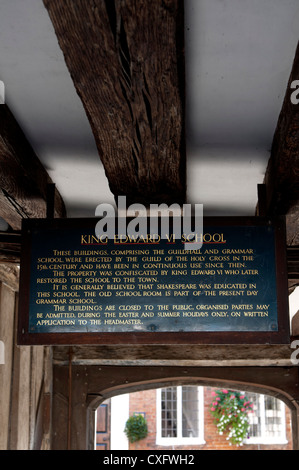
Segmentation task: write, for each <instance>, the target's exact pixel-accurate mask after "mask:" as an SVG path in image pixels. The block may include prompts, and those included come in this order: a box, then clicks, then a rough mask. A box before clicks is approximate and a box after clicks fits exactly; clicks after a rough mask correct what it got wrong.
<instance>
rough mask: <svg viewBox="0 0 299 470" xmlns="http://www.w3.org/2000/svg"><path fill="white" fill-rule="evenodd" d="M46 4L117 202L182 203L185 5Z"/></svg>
mask: <svg viewBox="0 0 299 470" xmlns="http://www.w3.org/2000/svg"><path fill="white" fill-rule="evenodd" d="M44 4H45V6H46V8H47V10H48V12H49V15H50V18H51V20H52V23H53V25H54V29H55V32H56V35H57V38H58V41H59V44H60V47H61V49H62V51H63V53H64V57H65V61H66V64H67V66H68V69H69V71H70V74H71V76H72V79H73V82H74V85H75V88H76V90H77V92H78V94H79V96H80V98H81V100H82V103H83V105H84V107H85V110H86V113H87V116H88V118H89V121H90V125H91V128H92V130H93V134H94V137H95V141H96V144H97V148H98V151H99V155H100V158H101V160H102V162H103V164H104V167H105V171H106V175H107V178H108V181H109V185H110V189H111V191H112V192H113V194H114V195H115V196H119V195H125V196H126V197H127V202H128V203H131V202H140V203H142V204H145V205H148V204H150V203H153V202H157V203H158V202H159V203H162V202H166V203H174V202H176V203H183V202H184V201H185V192H186V188H185V186H186V185H185V139H184V96H185V93H184V55H183V47H184V46H183V42H184V41H183V37H184V15H183V1H182V0H164V1H161V0H92V1H91V0H82V1H78V2H74V1H73V0H44Z"/></svg>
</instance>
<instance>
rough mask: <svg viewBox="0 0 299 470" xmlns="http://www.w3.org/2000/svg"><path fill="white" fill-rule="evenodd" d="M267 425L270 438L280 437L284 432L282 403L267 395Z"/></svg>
mask: <svg viewBox="0 0 299 470" xmlns="http://www.w3.org/2000/svg"><path fill="white" fill-rule="evenodd" d="M265 424H266V435H267V436H268V437H279V436H280V434H281V430H282V402H281V401H279V400H276V399H275V398H273V397H270V396H267V395H265Z"/></svg>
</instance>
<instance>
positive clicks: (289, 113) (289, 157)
mask: <svg viewBox="0 0 299 470" xmlns="http://www.w3.org/2000/svg"><path fill="white" fill-rule="evenodd" d="M298 77H299V43H298V46H297V50H296V54H295V58H294V62H293V66H292V71H291V74H290V78H289V82H288V85H287V90H286V94H285V97H284V101H283V105H282V109H281V112H280V115H279V119H278V123H277V127H276V130H275V134H274V138H273V143H272V149H271V156H270V159H269V163H268V168H267V171H266V175H265V184H266V185H267V200H268V212H269V213H270V214H271V213H272V214H286V215H287V244H288V245H298V244H299V180H298V174H299V104H293V103H292V101H291V94H292V93H293V92H294V89H292V88H291V83H292V82H293V81H294V80H297V79H298Z"/></svg>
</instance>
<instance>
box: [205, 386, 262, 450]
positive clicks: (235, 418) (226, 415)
mask: <svg viewBox="0 0 299 470" xmlns="http://www.w3.org/2000/svg"><path fill="white" fill-rule="evenodd" d="M213 395H214V399H213V402H212V404H211V406H210V412H211V414H212V416H213V417H214V423H215V424H216V426H217V430H218V432H219V434H223V433H224V432H225V433H227V434H228V437H227V440H229V441H230V443H231V444H236V445H238V446H239V445H242V444H243V442H244V440H245V439H246V438H247V436H248V430H249V422H248V413H250V412H252V407H253V404H252V403H251V402H250V401H249V400H248V398H247V397H246V395H244V394H243V393H240V392H236V391H232V390H226V389H222V390H217V391H216V392H213Z"/></svg>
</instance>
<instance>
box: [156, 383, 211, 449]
mask: <svg viewBox="0 0 299 470" xmlns="http://www.w3.org/2000/svg"><path fill="white" fill-rule="evenodd" d="M203 428H204V423H203V388H202V387H194V386H179V387H166V388H162V389H159V390H157V444H160V445H174V444H176V445H184V444H186V445H187V444H203V443H204V440H203Z"/></svg>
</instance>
